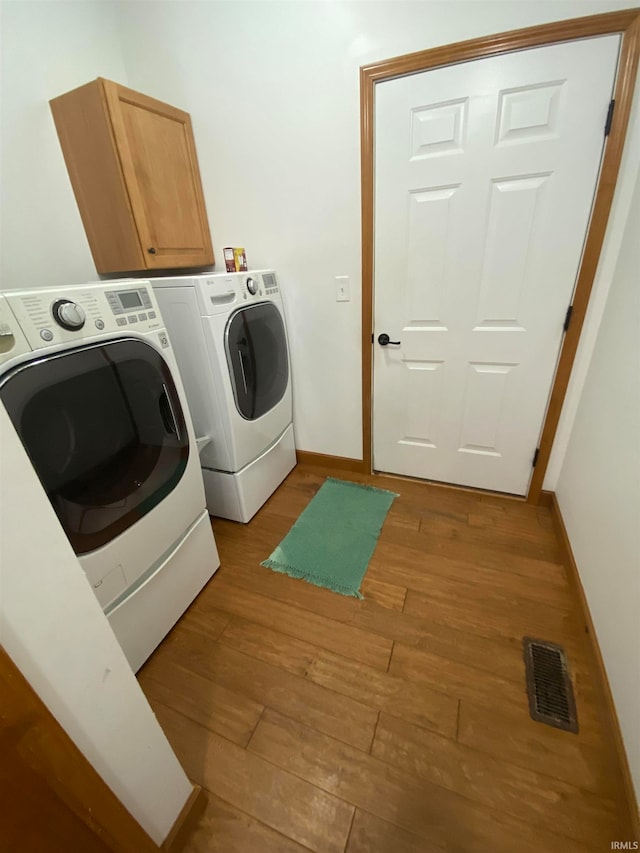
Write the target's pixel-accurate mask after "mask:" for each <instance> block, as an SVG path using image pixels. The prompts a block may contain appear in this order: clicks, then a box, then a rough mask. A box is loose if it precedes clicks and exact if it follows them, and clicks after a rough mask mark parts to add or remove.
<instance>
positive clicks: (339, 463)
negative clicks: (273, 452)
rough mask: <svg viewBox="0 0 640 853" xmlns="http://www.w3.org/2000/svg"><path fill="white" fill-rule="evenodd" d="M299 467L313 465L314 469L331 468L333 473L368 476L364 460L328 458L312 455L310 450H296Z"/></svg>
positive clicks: (343, 457)
mask: <svg viewBox="0 0 640 853" xmlns="http://www.w3.org/2000/svg"><path fill="white" fill-rule="evenodd" d="M296 457H297V460H298V464H299V465H313V466H315V467H316V468H332V469H333V470H334V471H352V472H353V473H354V474H370V473H371V471H370V470H369V466H368V465H367V464H366V462H365V461H364V459H351V458H350V457H348V456H329V455H327V454H325V453H313V452H312V451H311V450H296Z"/></svg>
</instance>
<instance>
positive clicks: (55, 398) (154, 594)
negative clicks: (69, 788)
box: [0, 281, 220, 670]
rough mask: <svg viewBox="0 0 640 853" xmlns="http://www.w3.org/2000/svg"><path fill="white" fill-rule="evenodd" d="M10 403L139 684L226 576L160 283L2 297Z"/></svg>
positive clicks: (0, 341)
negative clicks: (166, 642) (151, 659)
mask: <svg viewBox="0 0 640 853" xmlns="http://www.w3.org/2000/svg"><path fill="white" fill-rule="evenodd" d="M0 400H1V401H2V403H3V404H4V406H5V407H6V409H7V412H8V414H9V417H10V418H11V421H12V422H13V425H14V427H15V429H16V431H17V433H18V435H19V437H20V439H21V441H22V443H23V444H24V446H25V449H26V451H27V453H28V454H29V457H30V459H31V462H32V464H33V466H34V468H35V470H36V473H37V474H38V477H39V478H40V481H41V482H42V484H43V487H44V489H45V490H46V492H47V495H48V497H49V499H50V501H51V503H52V505H53V508H54V510H55V511H56V514H57V516H58V519H59V520H60V523H61V525H62V527H63V529H64V530H65V533H66V534H67V536H68V538H69V541H70V543H71V545H72V547H73V548H74V551H75V553H76V555H77V557H78V561H79V563H80V566H81V567H82V569H84V571H85V573H86V575H87V578H88V580H89V582H90V583H91V586H92V587H93V589H94V592H95V594H96V597H97V598H98V601H99V603H100V604H101V606H102V608H103V610H104V612H105V613H106V615H107V617H108V619H109V622H110V623H111V626H112V628H113V630H114V632H115V634H116V637H117V638H118V640H119V642H120V644H121V645H122V647H123V650H124V652H125V655H126V656H127V659H128V660H129V663H130V664H131V666H132V668H133V669H134V670H137V669H138V668H139V667H140V666H141V665H142V663H143V662H144V661H145V659H146V658H147V657H148V656H149V654H151V652H152V651H153V649H154V648H155V647H156V646H157V644H158V643H159V642H160V641H161V640H162V638H163V637H164V636H165V635H166V633H167V632H168V631H169V630H170V629H171V627H172V626H173V625H174V623H175V622H176V621H177V619H178V618H179V617H180V615H181V614H182V613H183V612H184V610H185V609H186V608H187V607H188V605H189V604H190V603H191V601H192V600H193V599H194V598H195V596H196V595H197V594H198V592H199V591H200V590H201V589H202V587H203V586H204V584H205V583H206V582H207V581H208V580H209V578H210V577H211V575H212V574H213V573H214V572H215V570H216V569H217V568H218V566H219V565H220V561H219V558H218V553H217V550H216V546H215V541H214V539H213V534H212V531H211V524H210V520H209V516H208V514H207V512H206V507H205V496H204V490H203V485H202V477H201V473H200V463H199V458H198V449H197V445H196V438H195V434H194V431H193V426H192V423H191V418H190V416H189V410H188V407H187V402H186V395H185V392H184V389H183V387H182V382H181V379H180V374H179V372H178V367H177V364H176V360H175V357H174V354H173V350H172V347H171V343H170V341H169V338H168V335H167V332H166V330H165V328H164V325H163V322H162V318H161V315H160V310H159V307H158V304H157V301H156V300H155V298H154V295H153V291H152V289H151V286H150V284H149V282H148V281H136V282H130V283H128V284H126V285H124V284H118V283H115V282H105V283H100V284H89V285H82V286H77V287H65V288H41V289H37V290H29V291H6V292H4V293H2V294H0ZM34 535H37V520H35V524H34ZM42 568H43V571H55V566H43V567H42ZM60 618H64V614H61V615H60Z"/></svg>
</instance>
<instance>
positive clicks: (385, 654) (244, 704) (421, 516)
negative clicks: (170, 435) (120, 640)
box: [139, 466, 633, 853]
mask: <svg viewBox="0 0 640 853" xmlns="http://www.w3.org/2000/svg"><path fill="white" fill-rule="evenodd" d="M326 475H331V476H332V475H333V473H332V472H331V471H328V470H325V469H320V468H312V467H309V466H298V467H297V468H296V469H295V470H294V471H293V472H292V474H291V475H290V476H289V478H288V479H287V480H286V481H285V483H284V484H283V485H282V486H281V487H280V489H279V490H278V491H277V492H276V494H275V495H274V496H273V497H272V498H271V499H270V500H269V502H268V503H267V504H266V505H265V507H264V508H263V509H262V510H261V511H260V513H258V515H257V516H256V517H255V518H254V519H253V520H252V521H251V523H250V524H248V525H240V524H235V523H233V522H229V521H223V520H221V519H214V520H213V528H214V532H215V536H216V541H217V544H218V549H219V551H220V557H221V562H222V567H221V568H220V570H219V571H218V573H217V574H216V575H215V576H214V577H213V579H212V580H211V581H210V583H209V584H208V585H207V587H206V588H205V589H204V590H203V592H202V593H201V594H200V596H199V597H198V598H197V599H196V601H195V602H194V603H193V605H192V606H191V607H190V608H189V610H188V611H187V613H186V614H185V615H184V617H183V618H182V619H181V620H180V622H179V623H178V625H177V626H176V627H175V628H174V629H173V631H172V632H171V634H170V635H169V636H168V637H167V639H166V640H165V641H164V642H163V643H162V644H161V646H160V647H159V648H158V649H157V651H156V652H155V653H154V655H153V656H152V658H151V659H150V660H149V661H148V662H147V664H146V665H145V667H144V668H143V670H142V671H141V672H140V673H139V680H140V684H141V685H142V688H143V690H144V691H145V693H146V695H147V697H148V699H149V701H150V703H151V705H152V707H153V708H154V710H155V712H156V714H157V716H158V719H159V720H160V723H161V725H162V726H163V728H164V730H165V731H166V733H167V736H168V738H169V740H170V741H171V743H172V745H173V747H174V749H175V751H176V753H177V755H178V757H179V759H180V760H181V762H182V763H183V766H184V767H185V770H186V772H187V773H188V775H189V776H190V778H191V779H192V780H193V781H194V782H196V783H198V784H199V785H202V786H203V788H205V789H206V791H207V792H208V805H207V810H206V813H205V815H204V817H203V819H202V821H201V823H200V825H199V827H198V829H197V830H196V831H195V833H194V835H193V837H192V838H191V840H190V842H189V844H188V847H187V850H188V853H209V851H220V853H236V851H237V853H296V851H300V853H301V851H309V850H311V851H316V853H343V851H346V853H418V851H420V853H431V852H432V853H445V851H447V853H514V851H516V850H517V851H518V853H591V851H593V853H595V851H604V850H610V849H611V842H612V841H625V840H631V839H632V837H633V836H632V831H631V826H630V821H629V815H628V814H627V813H626V812H625V806H624V798H623V795H622V780H621V778H620V777H619V771H618V768H617V767H616V766H615V764H614V763H613V755H614V751H613V748H612V744H611V742H610V736H609V732H608V729H607V726H606V725H605V724H603V722H602V721H601V719H600V717H599V711H598V705H597V702H596V698H595V697H596V695H597V691H596V690H595V689H594V686H593V683H592V676H593V675H594V673H593V672H592V670H591V668H590V663H589V661H590V658H589V655H588V649H587V647H586V640H585V633H584V624H581V622H580V618H581V617H580V614H579V611H578V609H577V607H576V603H575V601H574V598H573V595H572V592H571V589H570V587H569V585H568V583H567V578H566V575H565V569H564V567H563V565H562V562H561V561H562V551H561V549H560V547H559V544H558V542H557V540H556V538H555V533H554V531H553V528H552V525H551V521H550V515H549V511H548V510H547V509H544V508H541V507H531V506H528V505H525V504H523V503H520V502H518V501H514V500H510V499H507V498H504V499H501V498H499V497H493V496H487V495H483V496H481V495H477V494H472V493H469V492H463V491H454V490H447V489H443V488H439V487H436V486H427V485H422V484H419V483H415V482H405V481H402V480H398V479H392V478H384V477H371V476H367V475H359V474H349V473H347V472H344V473H342V472H341V473H340V475H339V476H340V477H342V479H349V480H357V481H361V482H368V483H371V484H373V485H378V486H380V487H381V488H390V489H392V490H393V491H395V492H400V496H399V497H398V498H397V499H396V501H395V502H394V504H393V506H392V508H391V510H390V512H389V515H388V516H387V520H386V522H385V524H384V527H383V529H382V533H381V535H380V539H379V542H378V546H377V548H376V551H375V553H374V555H373V558H372V561H371V564H370V566H369V569H368V572H367V575H366V578H365V581H364V584H363V593H364V595H365V598H364V600H362V601H359V600H356V599H354V598H345V597H343V596H340V595H337V594H335V593H333V592H329V591H328V590H325V589H320V588H318V587H315V586H312V585H310V584H307V583H305V582H303V581H300V580H295V579H293V578H289V577H287V576H285V575H281V574H277V573H275V572H272V571H270V570H269V569H265V568H262V567H261V566H260V561H261V560H263V559H265V558H266V557H268V556H269V554H270V553H271V551H272V550H273V549H274V548H275V546H276V545H277V544H278V543H279V542H280V540H281V539H282V538H283V537H284V535H285V534H286V533H287V531H288V530H289V528H290V526H291V524H292V523H293V521H294V520H295V519H296V518H297V516H298V515H299V513H300V512H301V511H302V510H303V509H304V507H305V506H306V505H307V503H308V502H309V500H310V499H311V498H312V497H313V495H314V494H315V492H316V491H317V490H318V488H319V487H320V485H321V484H322V482H323V480H324V477H325V476H326ZM523 636H533V637H536V638H540V639H546V640H550V641H553V642H557V643H560V644H562V645H563V646H564V647H565V649H566V650H567V654H568V657H569V662H570V668H571V675H572V681H573V684H574V690H575V693H576V703H577V707H578V719H579V723H580V732H579V734H578V735H575V734H571V733H567V732H563V731H559V730H557V729H554V728H550V727H549V726H545V725H542V724H540V723H535V722H533V721H532V720H531V718H530V716H529V712H528V704H527V697H526V689H525V678H524V664H523V659H522V637H523Z"/></svg>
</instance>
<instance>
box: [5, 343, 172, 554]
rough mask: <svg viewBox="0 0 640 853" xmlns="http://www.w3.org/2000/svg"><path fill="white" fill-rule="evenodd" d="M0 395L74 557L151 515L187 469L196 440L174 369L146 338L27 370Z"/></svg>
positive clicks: (18, 372) (9, 379)
mask: <svg viewBox="0 0 640 853" xmlns="http://www.w3.org/2000/svg"><path fill="white" fill-rule="evenodd" d="M0 398H1V399H2V402H3V403H4V405H5V407H6V409H7V411H8V413H9V417H10V418H11V420H12V422H13V425H14V426H15V428H16V430H17V432H18V435H19V436H20V438H21V440H22V443H23V444H24V446H25V449H26V451H27V453H28V454H29V457H30V458H31V462H32V464H33V467H34V468H35V470H36V473H37V474H38V477H39V478H40V481H41V482H42V485H43V486H44V488H45V490H46V492H47V495H48V497H49V500H50V501H51V503H52V505H53V508H54V509H55V511H56V514H57V516H58V518H59V519H60V522H61V524H62V526H63V527H64V530H65V532H66V534H67V536H68V538H69V541H70V542H71V545H72V546H73V548H74V550H75V552H76V554H86V553H87V552H88V551H93V550H95V549H96V548H99V547H100V546H102V545H105V544H106V543H107V542H109V541H110V540H111V539H113V538H114V537H115V536H117V535H118V534H119V533H122V532H123V531H124V530H126V529H127V528H128V527H130V526H131V525H132V524H134V523H135V522H136V521H138V519H140V518H142V517H143V516H144V515H146V514H147V513H148V512H150V511H151V510H152V509H153V508H154V507H155V506H156V505H157V504H158V503H159V502H160V501H161V500H163V498H164V497H166V495H168V494H169V492H171V491H172V489H174V488H175V486H176V485H177V483H178V482H179V480H180V478H181V477H182V475H183V473H184V470H185V468H186V465H187V459H188V457H189V439H188V436H187V428H186V424H185V420H184V415H183V412H182V407H181V405H180V400H179V398H178V394H177V392H176V388H175V385H174V383H173V378H172V376H171V372H170V370H169V367H168V365H167V363H166V362H165V361H164V359H163V358H162V356H161V355H160V354H159V353H158V352H157V351H156V350H155V349H154V348H153V347H152V346H150V345H149V344H146V343H144V342H143V341H140V340H134V339H130V340H119V341H110V342H108V343H106V344H101V345H96V346H90V347H84V348H81V349H77V350H71V351H65V352H63V353H60V354H59V355H53V356H50V357H48V358H45V359H38V360H36V361H33V362H28V363H27V364H22V365H20V366H19V367H17V368H16V369H15V370H14V371H13V372H11V373H9V374H7V377H6V378H5V379H4V380H3V382H2V385H0Z"/></svg>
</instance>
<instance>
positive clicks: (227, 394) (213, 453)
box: [151, 270, 296, 522]
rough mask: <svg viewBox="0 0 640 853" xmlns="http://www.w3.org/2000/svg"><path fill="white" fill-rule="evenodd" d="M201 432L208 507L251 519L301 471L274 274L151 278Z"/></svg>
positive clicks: (224, 514)
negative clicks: (205, 441) (297, 468)
mask: <svg viewBox="0 0 640 853" xmlns="http://www.w3.org/2000/svg"><path fill="white" fill-rule="evenodd" d="M151 283H152V286H153V288H154V291H155V294H156V297H157V299H158V302H159V304H160V309H161V311H162V314H163V317H164V318H165V321H166V324H167V329H168V331H169V334H170V336H171V340H172V342H173V346H174V347H175V351H176V357H177V359H178V364H179V366H180V372H181V374H182V378H183V380H184V385H185V389H186V392H187V399H188V401H189V407H190V409H191V414H192V416H193V422H194V424H195V428H196V432H197V433H198V435H202V436H208V437H209V438H210V439H211V440H210V442H209V443H208V444H206V446H203V447H202V449H201V451H200V461H201V464H202V473H203V478H204V486H205V493H206V496H207V507H208V509H209V512H210V513H211V514H212V515H217V516H221V517H222V518H230V519H232V520H234V521H242V522H247V521H249V520H250V519H251V518H252V516H253V515H254V514H255V513H256V512H257V511H258V510H259V509H260V507H261V506H262V505H263V504H264V502H265V501H266V500H267V498H269V496H270V495H271V494H273V492H274V491H275V489H276V488H277V487H278V485H279V484H280V483H281V482H282V481H283V480H284V478H285V477H286V476H287V474H288V473H289V472H290V471H291V469H292V468H293V467H294V466H295V464H296V451H295V443H294V437H293V425H292V420H293V408H292V401H291V372H290V369H289V347H288V343H287V332H286V327H285V320H284V311H283V305H282V298H281V294H280V287H279V283H278V279H277V276H276V274H275V272H274V271H273V270H257V271H251V272H247V273H215V274H214V273H211V274H205V275H195V276H181V277H178V278H156V279H153V280H152V282H151Z"/></svg>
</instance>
